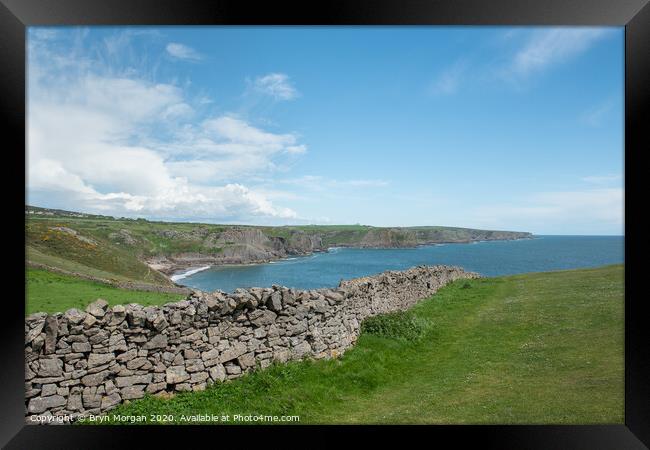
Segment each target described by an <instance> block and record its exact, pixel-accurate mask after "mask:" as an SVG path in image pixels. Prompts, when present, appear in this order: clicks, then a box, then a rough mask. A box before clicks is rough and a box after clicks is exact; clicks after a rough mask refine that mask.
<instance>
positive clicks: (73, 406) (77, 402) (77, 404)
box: [66, 394, 83, 411]
mask: <svg viewBox="0 0 650 450" xmlns="http://www.w3.org/2000/svg"><path fill="white" fill-rule="evenodd" d="M66 408H68V409H69V410H71V411H79V410H80V409H82V408H83V404H82V403H81V394H71V395H70V396H69V397H68V405H67V406H66Z"/></svg>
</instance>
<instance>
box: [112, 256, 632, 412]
mask: <svg viewBox="0 0 650 450" xmlns="http://www.w3.org/2000/svg"><path fill="white" fill-rule="evenodd" d="M623 286H624V284H623V266H620V265H619V266H608V267H603V268H597V269H586V270H572V271H562V272H548V273H538V274H525V275H517V276H508V277H499V278H487V279H480V280H472V281H465V280H459V281H457V282H455V283H453V284H451V285H448V286H447V287H445V288H443V289H441V290H440V291H439V292H438V293H437V294H436V295H434V296H433V297H432V298H431V299H428V300H425V301H422V302H421V303H419V304H418V305H417V306H415V307H414V308H413V309H412V310H411V313H410V314H412V315H413V317H414V318H417V319H418V320H419V321H420V323H426V324H427V325H426V327H424V328H423V330H424V334H423V335H422V336H421V337H419V338H418V339H404V338H400V337H399V336H398V335H399V333H397V332H393V331H391V333H392V334H393V335H395V336H398V337H396V338H393V337H386V333H385V332H382V333H383V335H382V336H378V335H375V334H372V333H369V332H365V333H363V334H362V335H361V337H360V338H359V341H358V343H357V345H356V347H355V348H353V349H351V350H349V351H348V352H346V353H345V355H343V356H342V357H341V358H339V359H337V360H328V361H316V362H309V361H306V362H293V363H289V364H282V365H275V366H272V367H270V368H269V369H267V370H260V371H257V372H254V373H252V374H249V375H247V376H244V377H242V378H240V379H237V380H234V381H230V382H227V383H224V384H220V385H213V386H211V387H209V388H208V389H206V390H205V391H203V392H194V393H183V394H178V395H176V396H174V397H173V398H171V399H162V398H158V397H152V396H148V397H146V398H144V399H141V400H137V401H133V402H132V403H130V404H128V405H122V406H120V407H119V408H118V409H117V410H114V411H111V412H110V413H109V416H112V414H127V415H139V414H143V415H148V414H169V415H173V417H174V420H175V421H176V422H178V423H184V422H182V421H181V416H182V415H183V414H185V415H187V416H190V415H195V414H215V415H219V416H222V415H224V414H229V415H230V416H231V417H232V416H233V415H234V414H243V415H248V414H253V415H256V414H263V415H277V416H282V415H299V416H300V423H427V424H431V423H440V424H442V423H457V424H461V423H464V424H491V423H501V424H514V423H519V424H533V423H535V424H550V423H553V424H588V423H618V424H621V423H623V422H624V419H623V411H624V409H623V398H624V390H623V388H624V386H623V380H624V360H623V342H624V331H623V318H624V304H623ZM407 322H408V321H407ZM405 323H406V322H405ZM409 323H410V322H409ZM391 326H392V325H391ZM371 328H373V327H371ZM374 329H379V330H386V329H389V330H394V329H395V328H394V327H393V328H391V327H388V328H387V327H386V326H382V327H377V326H375V327H374ZM229 423H232V422H229ZM256 423H258V422H256Z"/></svg>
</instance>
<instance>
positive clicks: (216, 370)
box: [210, 364, 226, 381]
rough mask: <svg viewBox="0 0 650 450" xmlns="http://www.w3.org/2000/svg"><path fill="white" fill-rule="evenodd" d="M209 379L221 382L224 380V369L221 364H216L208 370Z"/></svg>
mask: <svg viewBox="0 0 650 450" xmlns="http://www.w3.org/2000/svg"><path fill="white" fill-rule="evenodd" d="M210 378H212V380H213V381H223V380H225V379H226V369H225V368H224V366H223V364H217V365H216V366H214V367H212V368H211V369H210Z"/></svg>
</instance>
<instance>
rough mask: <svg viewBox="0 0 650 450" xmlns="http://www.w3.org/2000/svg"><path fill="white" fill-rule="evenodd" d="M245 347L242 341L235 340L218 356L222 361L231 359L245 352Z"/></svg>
mask: <svg viewBox="0 0 650 450" xmlns="http://www.w3.org/2000/svg"><path fill="white" fill-rule="evenodd" d="M246 350H247V347H246V344H244V343H243V342H236V343H235V344H234V345H233V346H232V347H230V348H229V349H227V350H225V351H224V352H223V353H222V354H221V357H220V358H219V359H220V361H221V362H222V363H225V362H228V361H231V360H233V359H235V358H237V357H238V356H240V355H243V354H244V353H246Z"/></svg>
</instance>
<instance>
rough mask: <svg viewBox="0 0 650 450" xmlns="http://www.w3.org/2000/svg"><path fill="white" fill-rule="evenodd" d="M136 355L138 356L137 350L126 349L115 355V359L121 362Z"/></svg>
mask: <svg viewBox="0 0 650 450" xmlns="http://www.w3.org/2000/svg"><path fill="white" fill-rule="evenodd" d="M136 356H138V351H137V350H136V349H131V350H129V351H126V352H124V353H122V354H120V355H117V357H116V358H115V359H116V360H117V362H121V363H123V362H127V361H130V360H132V359H133V358H135V357H136Z"/></svg>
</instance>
